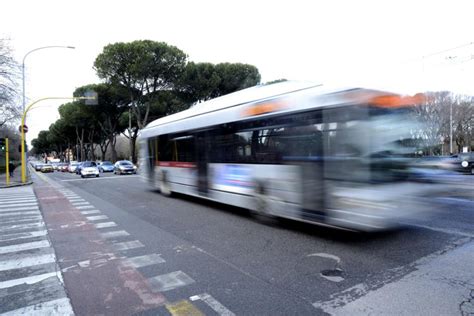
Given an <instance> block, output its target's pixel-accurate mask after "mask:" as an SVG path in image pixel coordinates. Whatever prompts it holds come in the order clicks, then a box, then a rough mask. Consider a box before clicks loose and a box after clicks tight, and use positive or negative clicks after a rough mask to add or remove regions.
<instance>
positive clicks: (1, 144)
mask: <svg viewBox="0 0 474 316" xmlns="http://www.w3.org/2000/svg"><path fill="white" fill-rule="evenodd" d="M6 151H7V142H6V140H5V138H0V152H6Z"/></svg>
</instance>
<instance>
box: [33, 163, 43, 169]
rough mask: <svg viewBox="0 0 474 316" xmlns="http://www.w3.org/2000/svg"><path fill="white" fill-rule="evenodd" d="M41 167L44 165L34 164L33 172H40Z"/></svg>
mask: <svg viewBox="0 0 474 316" xmlns="http://www.w3.org/2000/svg"><path fill="white" fill-rule="evenodd" d="M43 165H44V163H40V162H38V163H36V164H35V170H36V171H41V167H43Z"/></svg>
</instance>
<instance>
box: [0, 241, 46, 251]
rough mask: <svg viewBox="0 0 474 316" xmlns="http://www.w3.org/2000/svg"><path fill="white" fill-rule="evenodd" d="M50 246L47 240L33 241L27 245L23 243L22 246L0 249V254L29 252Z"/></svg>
mask: <svg viewBox="0 0 474 316" xmlns="http://www.w3.org/2000/svg"><path fill="white" fill-rule="evenodd" d="M50 246H51V244H50V243H49V241H48V240H40V241H33V242H28V243H23V244H16V245H10V246H3V247H0V254H5V253H10V252H18V251H24V250H31V249H39V248H46V247H50Z"/></svg>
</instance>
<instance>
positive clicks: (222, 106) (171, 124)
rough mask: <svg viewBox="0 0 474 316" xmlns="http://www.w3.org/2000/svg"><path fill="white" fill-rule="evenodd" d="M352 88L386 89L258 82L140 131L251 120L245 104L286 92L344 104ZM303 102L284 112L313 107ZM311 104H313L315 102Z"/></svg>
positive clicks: (144, 134) (170, 130)
mask: <svg viewBox="0 0 474 316" xmlns="http://www.w3.org/2000/svg"><path fill="white" fill-rule="evenodd" d="M351 90H363V91H365V92H366V95H365V96H364V99H365V98H366V97H368V96H369V95H371V96H374V95H384V94H386V92H382V91H375V90H368V89H360V88H335V87H331V88H329V87H324V86H323V85H321V84H315V83H311V82H299V81H284V82H280V83H274V84H269V85H258V86H254V87H251V88H247V89H243V90H240V91H237V92H234V93H230V94H227V95H224V96H222V97H218V98H215V99H212V100H209V101H206V102H202V103H198V104H196V105H194V106H192V107H191V108H189V109H187V110H185V111H182V112H179V113H176V114H172V115H168V116H166V117H163V118H160V119H157V120H155V121H152V122H151V123H150V124H148V125H147V126H146V127H145V128H144V129H142V130H141V131H140V138H147V137H151V136H154V135H161V134H168V133H177V132H182V131H186V130H196V129H201V128H206V127H208V126H213V125H216V124H223V123H227V122H232V121H238V120H244V119H248V118H249V116H250V115H249V116H247V117H246V116H245V115H242V113H243V112H242V107H245V106H247V105H249V104H259V103H265V102H267V101H269V100H273V99H283V98H285V96H286V95H288V94H292V95H293V93H295V92H296V95H305V94H306V93H307V92H308V93H310V94H311V95H312V96H323V95H324V96H328V95H332V96H333V97H334V98H336V99H334V98H332V99H331V98H325V99H323V100H322V101H321V104H320V105H321V106H325V105H328V104H333V105H334V104H335V103H345V102H346V101H347V100H345V99H344V98H340V97H339V98H338V97H337V96H336V95H337V93H339V92H347V91H351ZM303 103H304V102H300V103H298V105H296V104H295V105H296V107H292V109H288V108H287V109H286V110H284V111H283V112H285V111H291V110H298V108H300V109H303V108H306V107H308V106H310V105H308V104H303ZM263 105H266V104H263ZM311 106H314V104H313V105H311ZM265 110H266V108H263V111H265ZM257 111H259V109H257ZM276 111H278V110H276ZM276 111H275V112H276ZM249 113H251V112H249ZM262 113H263V115H266V114H267V112H259V113H257V114H262ZM204 114H205V115H204Z"/></svg>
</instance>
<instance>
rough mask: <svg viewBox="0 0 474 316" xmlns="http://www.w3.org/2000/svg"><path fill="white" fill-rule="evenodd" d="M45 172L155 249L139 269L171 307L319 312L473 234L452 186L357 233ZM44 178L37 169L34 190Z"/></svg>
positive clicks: (118, 182)
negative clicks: (420, 209)
mask: <svg viewBox="0 0 474 316" xmlns="http://www.w3.org/2000/svg"><path fill="white" fill-rule="evenodd" d="M44 176H45V177H47V178H48V180H49V182H50V183H53V184H54V186H55V188H56V189H57V190H61V192H66V191H67V192H72V193H71V194H72V195H71V196H73V197H74V198H75V197H76V196H77V197H79V198H81V199H83V200H84V201H85V202H87V203H90V205H93V206H94V208H95V209H97V210H100V214H101V215H105V216H106V217H105V218H104V220H103V221H102V222H109V223H110V222H112V223H115V224H116V225H114V226H113V227H110V228H107V227H105V228H104V229H103V230H102V232H103V233H110V235H108V236H110V237H109V238H108V240H110V241H111V242H115V243H121V244H122V245H125V246H124V247H125V248H123V249H121V251H122V252H121V254H122V256H124V257H128V258H131V257H137V256H143V255H147V254H157V255H159V258H160V260H159V263H157V264H150V265H146V266H142V267H140V268H139V271H140V273H141V274H142V275H143V277H144V278H147V279H148V280H149V282H150V284H151V285H152V286H155V287H156V289H157V291H159V292H162V293H164V295H165V297H166V299H167V301H168V302H181V303H182V304H184V305H179V304H181V303H178V305H173V306H171V307H169V308H168V309H167V311H168V312H169V311H173V308H175V311H179V310H180V308H182V309H184V310H185V309H186V302H192V303H193V304H194V306H196V307H197V308H198V309H199V310H201V311H202V312H203V313H205V314H213V313H215V314H221V315H232V313H233V314H236V315H291V314H294V315H295V314H298V315H303V314H313V315H314V314H323V310H322V309H320V308H319V306H321V305H324V304H326V303H328V302H337V300H338V299H340V298H345V299H347V295H346V294H347V290H348V289H351V288H354V287H356V288H359V289H362V290H360V291H352V292H351V293H350V295H349V301H351V300H353V299H356V298H358V297H360V296H363V295H364V294H365V293H367V292H368V291H371V290H373V289H377V288H380V287H382V286H383V285H384V284H388V283H390V282H394V281H396V280H399V279H400V278H402V277H403V276H405V275H407V274H408V273H410V272H412V271H414V270H416V268H417V264H418V263H419V262H422V261H423V258H427V257H429V256H434V255H436V254H441V253H444V252H445V251H446V250H449V249H453V248H455V247H456V246H457V245H459V244H461V243H464V242H466V240H467V239H468V240H470V239H472V237H474V232H473V229H472V228H473V227H474V211H473V209H474V198H473V199H470V198H469V196H467V197H466V195H465V194H464V195H463V196H459V195H457V193H458V192H457V191H456V190H455V191H448V192H447V193H446V195H445V196H443V197H439V198H438V199H437V201H436V204H437V207H436V210H434V214H433V216H432V217H431V218H430V219H422V220H419V221H417V222H412V223H407V225H406V226H404V227H402V228H400V229H397V230H393V231H389V232H384V233H376V234H360V233H350V232H344V231H339V230H332V229H326V228H323V227H319V226H313V225H307V224H301V223H296V222H292V221H286V220H285V221H281V222H279V223H276V224H273V225H265V224H262V223H260V222H257V221H256V220H255V219H254V218H253V217H252V216H250V214H249V212H248V211H246V210H243V209H239V208H234V207H229V206H225V205H221V204H217V203H212V202H208V201H203V200H199V199H195V198H189V197H186V196H182V195H174V196H173V197H171V198H166V197H163V196H161V195H160V194H159V193H158V192H155V191H152V190H150V189H149V188H148V187H147V185H146V183H145V182H144V180H143V179H141V178H140V176H138V175H124V176H117V175H113V174H105V175H104V174H101V177H100V178H91V179H81V178H80V177H79V176H77V175H73V174H68V173H57V172H56V173H51V174H45V175H44ZM467 177H469V176H467ZM35 178H37V177H36V176H35ZM465 179H467V181H468V182H469V183H467V184H466V185H472V179H471V178H465ZM462 181H464V180H462ZM462 181H461V182H462ZM44 185H46V182H43V181H41V180H39V178H37V181H36V184H35V190H36V189H38V188H41V186H44ZM468 195H469V194H468ZM100 222H101V220H98V223H100ZM106 226H107V225H106ZM117 231H120V232H121V233H114V232H117ZM123 231H125V232H126V233H123ZM114 236H115V237H114ZM126 242H132V244H130V243H128V244H127V243H126ZM134 242H135V245H138V246H137V247H134V246H133V243H134ZM137 242H138V244H137ZM126 245H128V246H130V247H128V248H127V246H126ZM131 245H132V246H131ZM53 246H54V243H53ZM161 259H162V260H161ZM176 279H178V280H179V281H176ZM173 280H174V281H173ZM173 282H174V283H173ZM66 286H68V284H67V282H66ZM84 295H85V296H86V295H87V293H84ZM182 300H185V301H182ZM183 302H184V303H183ZM380 303H381V304H383V302H380ZM421 304H422V303H421ZM73 306H74V302H73ZM160 311H162V310H161V309H155V310H149V311H143V312H141V314H143V315H145V314H154V313H156V312H159V313H160ZM171 313H172V314H176V315H177V314H179V313H174V312H171Z"/></svg>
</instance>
